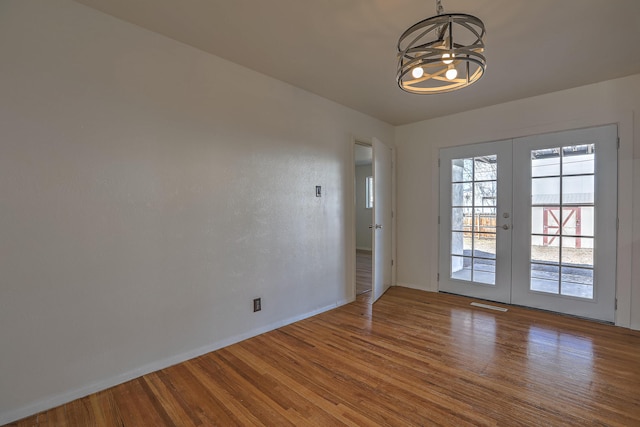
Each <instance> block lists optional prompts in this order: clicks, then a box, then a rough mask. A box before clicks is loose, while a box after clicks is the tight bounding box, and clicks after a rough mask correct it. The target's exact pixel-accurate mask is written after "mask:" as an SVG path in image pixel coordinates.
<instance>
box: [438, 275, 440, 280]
mask: <svg viewBox="0 0 640 427" xmlns="http://www.w3.org/2000/svg"><path fill="white" fill-rule="evenodd" d="M439 281H440V273H438V282H439Z"/></svg>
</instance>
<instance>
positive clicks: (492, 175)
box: [474, 155, 498, 181]
mask: <svg viewBox="0 0 640 427" xmlns="http://www.w3.org/2000/svg"><path fill="white" fill-rule="evenodd" d="M474 160H475V163H474V166H475V169H474V181H491V180H492V181H495V180H496V179H498V168H497V160H498V157H497V156H496V155H492V156H484V157H476V158H475V159H474Z"/></svg>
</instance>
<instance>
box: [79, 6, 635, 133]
mask: <svg viewBox="0 0 640 427" xmlns="http://www.w3.org/2000/svg"><path fill="white" fill-rule="evenodd" d="M76 1H77V2H79V3H82V4H85V5H87V6H91V7H93V8H95V9H98V10H101V11H103V12H106V13H108V14H110V15H113V16H115V17H117V18H120V19H123V20H125V21H129V22H131V23H133V24H136V25H139V26H141V27H143V28H146V29H149V30H151V31H154V32H157V33H160V34H163V35H165V36H167V37H170V38H172V39H175V40H178V41H180V42H183V43H186V44H188V45H191V46H194V47H196V48H198V49H201V50H204V51H207V52H210V53H212V54H215V55H217V56H220V57H222V58H225V59H227V60H230V61H232V62H235V63H237V64H240V65H243V66H246V67H248V68H251V69H253V70H255V71H258V72H260V73H263V74H266V75H268V76H271V77H274V78H276V79H278V80H282V81H284V82H287V83H290V84H292V85H294V86H297V87H299V88H302V89H305V90H307V91H309V92H313V93H315V94H317V95H320V96H322V97H325V98H328V99H330V100H333V101H335V102H337V103H340V104H342V105H345V106H348V107H351V108H353V109H355V110H358V111H361V112H363V113H365V114H368V115H370V116H373V117H376V118H378V119H380V120H383V121H385V122H387V123H390V124H393V125H400V124H406V123H411V122H416V121H420V120H424V119H429V118H434V117H439V116H444V115H449V114H453V113H457V112H461V111H467V110H471V109H475V108H480V107H485V106H488V105H494V104H499V103H503V102H507V101H512V100H515V99H521V98H526V97H530V96H535V95H540V94H543V93H548V92H554V91H558V90H562V89H568V88H572V87H577V86H582V85H585V84H589V83H595V82H599V81H603V80H609V79H613V78H618V77H623V76H627V75H631V74H636V73H640V0H443V5H444V8H445V12H462V13H469V14H472V15H475V16H477V17H479V18H480V19H482V20H483V21H484V23H485V26H486V28H487V37H486V40H485V42H486V57H487V71H486V73H485V76H484V77H483V78H482V79H481V80H480V81H479V82H477V83H476V84H475V85H473V86H470V87H468V88H466V89H463V90H461V91H457V92H453V93H448V94H439V95H413V94H408V93H405V92H403V91H402V90H400V89H399V88H398V86H397V84H396V81H395V74H396V43H397V41H398V37H399V36H400V34H401V33H402V32H403V31H404V30H405V29H406V28H408V27H409V26H410V25H413V24H414V23H416V22H418V21H420V20H422V19H424V18H427V17H429V16H432V15H434V14H435V1H432V0H427V1H425V0H394V1H389V0H268V1H265V0H76Z"/></svg>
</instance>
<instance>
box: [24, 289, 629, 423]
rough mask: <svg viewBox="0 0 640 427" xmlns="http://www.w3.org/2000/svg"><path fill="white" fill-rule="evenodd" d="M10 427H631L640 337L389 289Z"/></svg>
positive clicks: (465, 300) (533, 313) (607, 327)
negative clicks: (371, 299) (370, 298)
mask: <svg viewBox="0 0 640 427" xmlns="http://www.w3.org/2000/svg"><path fill="white" fill-rule="evenodd" d="M365 298H366V296H360V297H358V300H357V301H356V302H355V303H352V304H349V305H347V306H343V307H340V308H338V309H336V310H332V311H330V312H326V313H323V314H321V315H318V316H315V317H313V318H310V319H306V320H303V321H300V322H297V323H295V324H292V325H289V326H286V327H283V328H280V329H278V330H275V331H272V332H269V333H266V334H263V335H260V336H258V337H255V338H252V339H249V340H246V341H243V342H241V343H238V344H235V345H232V346H229V347H227V348H224V349H222V350H219V351H216V352H213V353H209V354H207V355H204V356H201V357H198V358H196V359H193V360H190V361H187V362H184V363H181V364H179V365H176V366H173V367H170V368H167V369H163V370H161V371H158V372H155V373H152V374H149V375H146V376H144V377H142V378H138V379H136V380H133V381H130V382H128V383H125V384H122V385H119V386H117V387H113V388H111V389H108V390H105V391H103V392H100V393H97V394H94V395H91V396H88V397H86V398H83V399H79V400H76V401H74V402H71V403H69V404H67V405H63V406H61V407H58V408H55V409H52V410H50V411H47V412H43V413H41V414H39V415H36V416H33V417H30V418H27V419H25V420H22V421H20V422H17V423H14V424H12V425H14V426H33V425H41V426H45V425H46V426H91V425H107V426H146V425H149V426H164V425H169V426H173V425H175V426H196V425H202V426H209V425H221V426H232V425H245V426H247V425H273V426H306V425H316V426H334V425H350V426H367V425H394V426H423V425H425V426H426V425H428V426H438V425H442V426H494V425H504V426H528V425H531V426H585V425H599V426H601V425H611V426H638V425H640V333H638V332H634V331H630V330H627V329H623V328H616V327H613V326H610V325H604V324H599V323H594V322H589V321H585V320H579V319H574V318H570V317H564V316H559V315H553V314H549V313H545V312H540V311H534V310H528V309H524V308H518V307H509V311H508V312H506V313H501V312H495V311H490V310H486V309H481V308H475V307H471V306H470V305H469V303H470V302H471V301H472V299H469V298H464V297H458V296H452V295H445V294H434V293H426V292H420V291H415V290H410V289H406V288H391V289H390V290H389V291H388V292H387V293H386V294H385V295H384V296H383V297H382V298H381V299H380V300H379V301H378V302H377V303H376V304H374V305H373V306H372V305H370V304H368V303H366V302H365Z"/></svg>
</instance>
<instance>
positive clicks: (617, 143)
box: [617, 137, 620, 150]
mask: <svg viewBox="0 0 640 427" xmlns="http://www.w3.org/2000/svg"><path fill="white" fill-rule="evenodd" d="M617 140H618V142H617V144H618V150H619V149H620V137H618V138H617Z"/></svg>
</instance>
